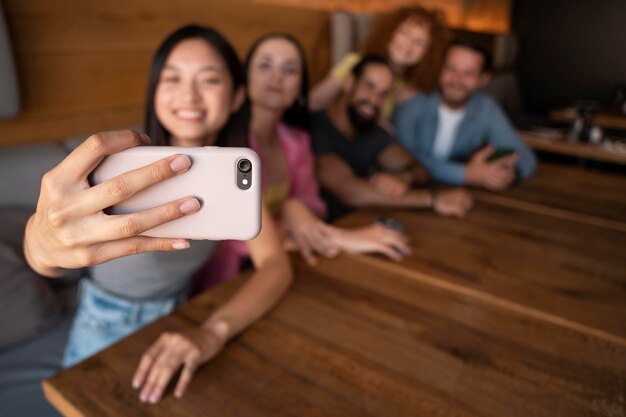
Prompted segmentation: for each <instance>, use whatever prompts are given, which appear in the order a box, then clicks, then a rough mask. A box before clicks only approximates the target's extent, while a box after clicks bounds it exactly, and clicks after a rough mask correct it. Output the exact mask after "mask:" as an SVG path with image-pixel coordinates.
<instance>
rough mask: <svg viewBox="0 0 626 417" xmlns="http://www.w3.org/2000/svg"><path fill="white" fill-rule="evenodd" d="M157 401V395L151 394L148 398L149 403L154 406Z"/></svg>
mask: <svg viewBox="0 0 626 417" xmlns="http://www.w3.org/2000/svg"><path fill="white" fill-rule="evenodd" d="M158 401H159V394H152V396H151V397H150V403H151V404H156V403H157V402H158Z"/></svg>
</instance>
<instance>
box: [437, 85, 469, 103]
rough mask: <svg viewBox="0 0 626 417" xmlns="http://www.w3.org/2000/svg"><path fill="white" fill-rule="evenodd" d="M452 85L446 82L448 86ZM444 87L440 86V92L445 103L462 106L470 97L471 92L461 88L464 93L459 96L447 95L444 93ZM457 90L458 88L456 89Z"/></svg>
mask: <svg viewBox="0 0 626 417" xmlns="http://www.w3.org/2000/svg"><path fill="white" fill-rule="evenodd" d="M451 85H454V84H448V87H449V86H451ZM445 90H446V88H444V87H442V88H441V94H442V96H443V98H444V100H445V101H446V103H448V104H450V105H452V106H454V107H463V106H464V105H465V104H466V103H467V102H468V101H469V99H470V97H471V95H472V92H470V91H468V90H467V89H465V88H463V93H464V95H462V96H461V97H458V96H457V97H450V96H449V95H446V93H445ZM457 91H458V89H457Z"/></svg>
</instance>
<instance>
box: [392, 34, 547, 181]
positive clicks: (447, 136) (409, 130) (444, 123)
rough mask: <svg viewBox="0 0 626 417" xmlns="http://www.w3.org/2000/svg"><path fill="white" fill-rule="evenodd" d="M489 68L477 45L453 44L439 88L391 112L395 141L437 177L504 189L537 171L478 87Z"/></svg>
mask: <svg viewBox="0 0 626 417" xmlns="http://www.w3.org/2000/svg"><path fill="white" fill-rule="evenodd" d="M490 66H491V57H490V55H489V53H488V52H486V51H485V50H484V49H482V48H481V47H480V46H478V45H475V44H473V43H470V42H463V41H457V42H454V43H452V44H451V45H450V46H449V47H448V49H447V51H446V58H445V62H444V66H443V68H442V71H441V75H440V78H439V84H440V92H439V93H433V94H430V95H426V94H418V95H417V96H416V97H415V98H413V99H411V100H409V101H407V102H405V103H403V104H401V105H399V106H398V108H397V110H396V112H395V114H394V125H395V127H396V135H397V137H398V139H399V140H400V142H401V143H402V144H403V145H404V146H405V147H406V148H407V149H408V150H409V151H410V152H411V153H412V154H413V155H414V156H415V157H416V158H417V159H418V160H419V161H420V162H421V163H422V164H423V165H424V166H425V167H426V169H427V170H428V171H429V173H430V175H431V177H432V178H433V179H434V180H435V181H438V182H443V183H447V184H454V185H462V184H467V185H473V186H476V187H483V188H486V189H489V190H492V191H502V190H505V189H507V188H509V187H510V186H511V185H513V183H514V182H515V181H516V180H523V179H526V178H528V177H529V176H530V175H531V174H532V173H533V171H534V170H535V166H536V165H537V160H536V158H535V156H534V154H533V153H532V151H531V150H530V149H528V147H527V146H526V145H525V144H524V142H522V140H521V138H520V137H519V136H518V134H517V133H516V132H515V129H514V128H513V127H512V126H511V124H510V123H509V121H508V120H507V118H506V116H505V115H504V113H503V112H502V110H501V109H500V107H499V106H498V105H497V104H496V103H495V102H494V101H493V100H492V99H491V98H489V97H487V96H486V95H484V94H482V93H480V92H479V91H478V90H479V89H481V88H482V87H483V86H484V85H485V84H486V83H487V82H488V81H489V77H490V72H489V71H490ZM502 155H505V156H502Z"/></svg>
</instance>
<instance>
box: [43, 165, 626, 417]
mask: <svg viewBox="0 0 626 417" xmlns="http://www.w3.org/2000/svg"><path fill="white" fill-rule="evenodd" d="M566 171H567V170H566ZM560 172H561V170H560V168H557V167H552V166H543V167H541V168H540V170H539V171H538V173H537V177H536V180H535V182H536V183H532V182H529V183H527V185H525V186H523V187H521V188H519V189H516V190H513V191H512V192H510V194H503V195H498V196H494V195H490V194H485V195H484V196H487V198H486V199H485V198H482V197H480V196H479V197H478V199H477V202H476V207H475V209H474V210H473V211H472V212H471V213H470V214H469V215H468V217H467V218H465V219H462V220H458V219H451V218H443V217H440V216H436V215H434V214H433V213H430V212H420V211H382V212H381V211H360V212H357V213H354V214H352V215H350V216H348V217H346V218H344V219H342V220H341V222H340V223H341V224H343V225H350V226H356V225H364V224H367V223H369V222H371V221H373V220H374V219H376V218H377V217H378V216H380V215H387V216H390V217H393V218H395V219H397V220H399V221H401V222H403V223H404V224H405V226H406V227H407V232H408V234H409V235H410V237H411V239H412V244H413V247H414V251H413V253H412V255H411V256H409V257H408V258H407V259H405V260H404V261H402V262H399V263H396V262H392V261H389V260H387V259H385V258H382V257H379V256H359V255H342V256H340V257H339V258H337V259H334V260H321V261H320V263H319V264H318V265H317V266H316V267H313V268H311V267H308V266H306V265H304V264H303V263H302V262H300V261H299V260H298V259H297V258H294V259H295V268H296V282H295V284H294V286H293V288H292V289H291V291H290V292H289V294H288V295H287V296H286V297H285V298H284V299H283V300H282V301H281V303H280V304H279V305H278V306H277V308H276V309H275V310H274V311H273V312H271V313H270V314H269V315H268V316H267V317H265V318H264V319H262V320H260V321H258V322H257V323H255V324H254V325H253V326H252V327H251V328H250V329H248V330H247V331H246V332H244V333H243V334H242V335H240V336H239V337H238V338H236V339H235V340H234V341H232V342H231V343H230V344H229V345H228V346H227V347H226V349H225V350H224V351H223V352H222V353H221V354H220V355H219V356H218V357H217V358H216V359H215V360H213V361H211V362H210V363H208V364H206V365H205V366H203V367H202V368H201V369H200V370H199V372H198V374H197V375H196V378H195V379H194V380H193V382H192V384H191V386H190V389H189V391H188V393H187V394H186V396H185V398H184V399H183V400H177V399H175V398H173V396H172V394H171V390H170V391H169V392H168V393H167V394H166V396H165V397H164V399H163V400H162V401H161V403H159V404H158V405H156V406H154V405H149V404H142V403H140V402H139V400H138V398H137V397H138V393H137V392H136V391H134V390H132V389H131V387H130V381H131V377H132V374H133V372H134V369H135V366H136V364H137V361H138V359H139V357H140V356H141V354H142V353H143V352H144V351H145V349H146V348H147V347H148V346H149V345H150V344H151V343H152V342H153V341H154V340H155V339H156V338H157V337H158V335H159V334H161V333H162V332H164V331H176V330H179V329H183V328H186V327H188V326H195V325H198V324H199V323H200V322H201V321H202V320H203V319H204V318H205V317H207V316H208V315H209V314H210V312H211V311H212V310H213V309H215V308H216V307H217V306H218V305H219V304H220V303H223V302H224V301H225V300H227V299H228V297H229V296H230V295H231V294H232V293H233V292H234V291H236V289H237V288H238V286H239V285H241V281H242V280H243V279H245V278H244V277H242V278H240V279H238V280H236V281H233V282H230V283H228V284H226V285H223V286H221V287H219V288H218V289H216V290H214V291H212V292H209V293H205V294H203V295H202V296H200V297H198V298H196V299H194V300H193V301H191V302H190V303H188V304H186V305H185V306H183V307H181V308H180V309H178V310H176V311H175V312H174V313H173V314H171V315H169V316H167V317H165V318H163V319H161V320H158V321H157V322H155V323H153V324H152V325H149V326H148V327H146V328H144V329H143V330H141V331H139V332H137V333H135V334H134V335H132V336H130V337H128V338H126V339H124V340H123V341H121V342H120V343H118V344H116V345H114V346H112V347H111V348H109V349H107V350H105V351H103V352H101V353H100V354H98V355H96V356H94V357H92V358H90V359H87V360H86V361H84V362H82V363H80V364H78V365H76V366H75V367H73V368H71V369H68V370H65V371H62V372H60V373H59V374H57V375H56V376H54V377H52V378H50V379H48V380H46V381H44V391H45V394H46V396H47V398H48V399H49V400H50V401H51V402H52V403H53V404H54V405H55V406H56V407H57V409H59V410H60V411H61V412H62V413H64V414H65V415H67V416H105V417H106V416H111V417H113V416H114V417H123V416H139V415H141V416H168V417H176V416H330V417H333V416H350V417H354V416H394V417H395V416H429V417H430V416H461V417H463V416H481V417H488V416H494V417H496V416H497V417H502V416H506V417H517V416H520V417H521V416H524V417H526V416H538V417H541V416H550V417H552V416H611V417H612V416H620V417H623V416H626V250H625V248H626V231H623V230H621V229H619V228H613V227H608V226H607V224H600V225H598V224H594V222H593V221H592V222H588V221H583V220H585V219H587V220H588V219H592V218H593V219H603V220H610V221H613V222H615V224H622V223H621V222H622V220H623V218H622V217H620V216H619V215H618V214H616V213H617V212H615V213H614V212H612V211H611V210H609V207H608V206H609V202H612V201H613V200H610V199H609V196H610V195H612V193H615V192H616V190H615V189H614V188H612V186H611V185H606V184H613V186H615V185H616V184H617V185H618V186H621V180H618V179H616V178H613V180H614V181H615V182H614V183H611V182H609V183H607V182H606V181H605V179H602V178H601V177H596V176H595V175H591V176H588V175H586V174H580V173H575V172H569V174H568V175H570V177H571V178H570V179H569V180H567V182H568V183H569V182H570V181H573V182H572V184H574V185H572V187H571V189H570V190H569V191H568V189H567V188H563V187H560V186H559V184H560V181H558V180H557V179H554V178H555V176H556V175H557V174H559V173H560ZM564 172H565V171H564ZM579 174H580V175H579ZM559 175H560V174H559ZM542 178H543V180H542ZM551 179H553V182H550V181H551ZM602 184H604V186H605V187H606V189H604V188H603V186H602ZM583 185H585V186H586V187H587V188H589V187H591V188H593V191H592V195H590V196H589V197H588V198H589V199H588V200H585V198H584V197H585V196H584V192H583V191H582V190H579V189H578V187H579V186H583ZM524 187H528V188H529V189H530V190H528V189H525V188H524ZM533 190H534V191H533ZM551 190H552V191H551ZM553 193H555V195H552V194H553ZM558 193H564V194H563V195H568V193H572V194H573V195H574V196H575V197H579V199H578V200H577V201H578V205H569V204H567V203H566V201H568V200H567V199H564V198H562V197H560V196H559V194H558ZM594 193H595V194H594ZM593 195H595V196H596V197H597V198H600V197H601V196H604V197H603V198H606V201H605V202H603V203H602V204H600V202H602V201H603V200H599V202H598V201H596V202H597V204H595V205H594V204H593V202H594V198H596V197H594V196H593ZM484 196H483V197H484ZM490 196H491V197H502V198H506V199H508V200H497V199H496V200H495V201H494V200H493V199H491V200H490V199H489V197H490ZM579 200H580V201H579ZM503 201H505V202H504V203H503ZM507 201H508V202H509V203H510V202H513V203H516V204H517V205H515V204H509V203H507ZM618 201H621V200H618ZM529 204H530V205H531V206H529ZM619 204H623V201H622V203H619ZM535 206H537V207H544V208H546V209H547V210H548V212H542V211H540V210H535V209H529V207H535ZM599 206H607V207H604V208H598V207H599ZM550 209H554V210H561V211H563V212H565V213H575V214H576V213H577V214H581V215H586V216H588V218H587V217H585V218H582V220H581V218H570V217H568V216H558V215H554V213H552V212H550V211H549V210H550ZM572 210H573V211H572ZM614 214H615V216H614Z"/></svg>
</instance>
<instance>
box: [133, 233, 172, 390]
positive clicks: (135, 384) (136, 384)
mask: <svg viewBox="0 0 626 417" xmlns="http://www.w3.org/2000/svg"><path fill="white" fill-rule="evenodd" d="M172 246H174V245H172ZM133 388H134V389H137V388H139V378H135V379H133Z"/></svg>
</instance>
